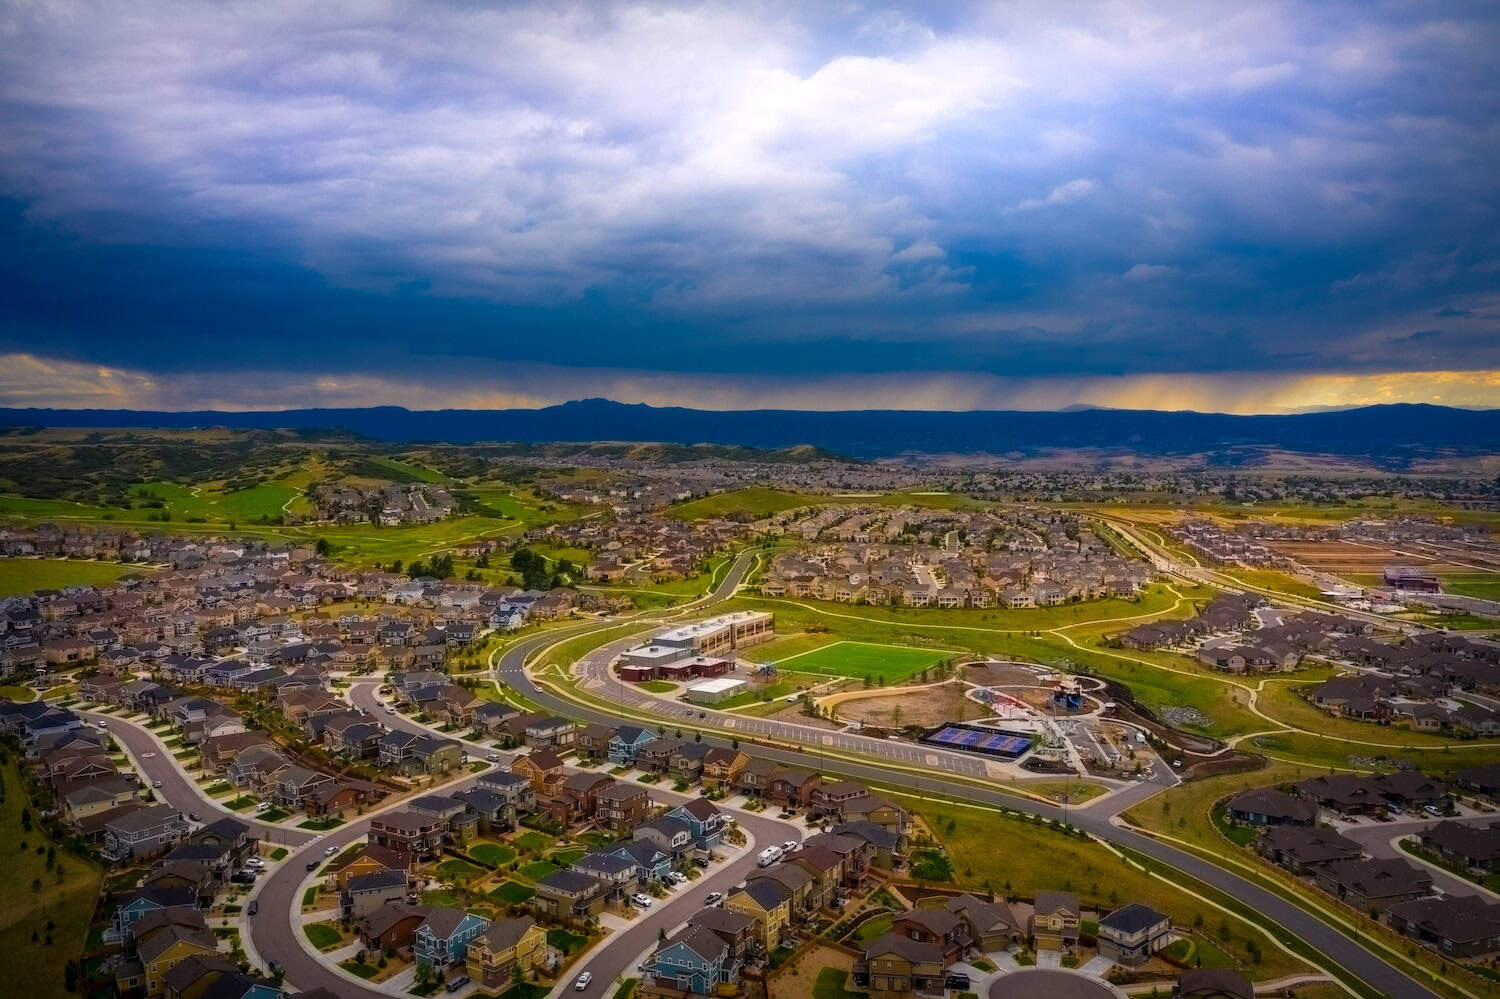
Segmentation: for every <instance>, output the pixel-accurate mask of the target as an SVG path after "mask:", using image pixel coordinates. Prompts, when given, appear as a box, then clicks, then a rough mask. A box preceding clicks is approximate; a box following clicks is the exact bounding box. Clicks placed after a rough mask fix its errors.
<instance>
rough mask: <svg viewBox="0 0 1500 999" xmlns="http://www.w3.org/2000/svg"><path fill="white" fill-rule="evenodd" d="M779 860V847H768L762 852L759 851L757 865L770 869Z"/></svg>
mask: <svg viewBox="0 0 1500 999" xmlns="http://www.w3.org/2000/svg"><path fill="white" fill-rule="evenodd" d="M780 859H781V847H779V846H768V847H766V848H765V849H764V850H762V851H760V858H759V863H760V866H762V867H770V866H771V865H772V864H774V863H776V861H778V860H780Z"/></svg>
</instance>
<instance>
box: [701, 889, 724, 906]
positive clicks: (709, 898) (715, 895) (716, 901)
mask: <svg viewBox="0 0 1500 999" xmlns="http://www.w3.org/2000/svg"><path fill="white" fill-rule="evenodd" d="M703 904H704V905H706V906H709V907H710V908H712V907H713V906H718V905H723V904H724V893H723V892H721V891H711V892H709V893H708V894H707V895H705V896H703Z"/></svg>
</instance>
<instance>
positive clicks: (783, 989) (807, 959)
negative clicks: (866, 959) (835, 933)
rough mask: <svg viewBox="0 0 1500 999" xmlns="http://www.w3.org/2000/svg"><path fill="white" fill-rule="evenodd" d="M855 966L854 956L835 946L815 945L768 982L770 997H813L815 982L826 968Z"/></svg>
mask: <svg viewBox="0 0 1500 999" xmlns="http://www.w3.org/2000/svg"><path fill="white" fill-rule="evenodd" d="M852 967H854V958H853V957H852V956H851V955H849V954H846V953H844V952H843V951H841V950H838V949H836V948H834V947H826V946H823V945H821V944H819V945H818V946H816V947H813V948H812V949H811V950H809V951H808V952H807V953H806V954H804V955H803V956H802V958H801V959H800V960H799V961H798V962H797V963H796V964H789V965H787V966H786V967H784V968H782V969H781V970H780V973H779V974H777V975H776V976H775V977H774V978H772V979H771V980H770V982H769V983H768V988H767V993H768V995H769V997H770V999H812V994H813V982H815V981H817V978H818V972H820V971H822V970H823V969H824V968H838V969H840V970H842V971H848V970H849V969H850V968H852Z"/></svg>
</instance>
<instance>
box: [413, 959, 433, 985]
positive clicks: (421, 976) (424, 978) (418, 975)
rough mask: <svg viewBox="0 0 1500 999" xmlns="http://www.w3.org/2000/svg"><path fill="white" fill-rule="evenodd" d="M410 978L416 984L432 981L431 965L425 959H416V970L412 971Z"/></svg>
mask: <svg viewBox="0 0 1500 999" xmlns="http://www.w3.org/2000/svg"><path fill="white" fill-rule="evenodd" d="M412 980H413V981H414V982H416V983H417V984H418V985H426V984H427V983H428V982H430V981H432V965H430V964H428V963H427V962H426V961H418V962H417V970H416V971H415V972H414V973H413V975H412Z"/></svg>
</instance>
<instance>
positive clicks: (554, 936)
mask: <svg viewBox="0 0 1500 999" xmlns="http://www.w3.org/2000/svg"><path fill="white" fill-rule="evenodd" d="M586 943H588V940H587V939H585V938H584V937H581V936H579V935H578V934H576V933H569V932H568V931H567V930H548V931H547V946H548V947H551V948H553V949H554V950H560V951H562V952H563V954H564V955H567V956H571V955H572V954H573V953H575V952H576V951H578V950H581V949H582V948H583V945H584V944H586Z"/></svg>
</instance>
